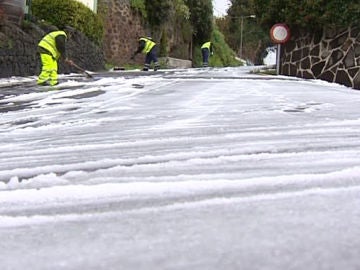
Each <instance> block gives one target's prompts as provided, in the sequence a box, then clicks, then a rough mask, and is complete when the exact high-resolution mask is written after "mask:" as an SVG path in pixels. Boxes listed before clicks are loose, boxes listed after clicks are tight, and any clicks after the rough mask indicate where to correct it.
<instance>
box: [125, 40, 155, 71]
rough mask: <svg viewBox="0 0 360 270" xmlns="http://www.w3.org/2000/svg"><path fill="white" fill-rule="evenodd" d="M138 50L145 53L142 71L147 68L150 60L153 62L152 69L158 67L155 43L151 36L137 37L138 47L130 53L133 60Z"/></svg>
mask: <svg viewBox="0 0 360 270" xmlns="http://www.w3.org/2000/svg"><path fill="white" fill-rule="evenodd" d="M140 52H142V53H143V54H145V64H144V68H143V71H148V70H149V68H150V65H151V62H154V71H156V70H158V69H159V66H160V65H159V62H158V59H157V45H156V43H155V42H154V41H153V40H152V38H151V37H146V38H145V37H142V38H139V42H138V48H137V50H136V52H134V54H133V55H132V57H131V59H132V60H134V58H135V56H136V55H137V54H138V53H140Z"/></svg>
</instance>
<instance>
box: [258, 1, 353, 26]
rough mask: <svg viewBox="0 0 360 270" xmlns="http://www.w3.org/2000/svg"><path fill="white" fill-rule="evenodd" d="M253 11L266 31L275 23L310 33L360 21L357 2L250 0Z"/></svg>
mask: <svg viewBox="0 0 360 270" xmlns="http://www.w3.org/2000/svg"><path fill="white" fill-rule="evenodd" d="M254 8H255V12H256V15H257V16H258V18H259V19H260V23H261V24H262V25H263V26H265V27H267V28H269V27H271V26H272V25H273V24H274V23H278V22H284V23H286V24H288V25H289V26H290V27H295V28H304V29H310V30H317V29H322V28H323V27H324V26H349V25H350V24H356V23H359V22H360V3H359V1H353V0H303V1H293V0H282V1H280V0H277V1H272V0H254Z"/></svg>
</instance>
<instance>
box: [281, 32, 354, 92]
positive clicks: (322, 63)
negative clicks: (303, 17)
mask: <svg viewBox="0 0 360 270" xmlns="http://www.w3.org/2000/svg"><path fill="white" fill-rule="evenodd" d="M281 50H282V52H281V70H280V73H281V74H283V75H288V76H296V77H301V78H306V79H321V80H325V81H329V82H335V83H339V84H342V85H345V86H348V87H352V88H354V89H358V90H360V26H353V27H348V28H346V29H326V30H324V31H323V32H321V33H317V34H308V33H302V32H294V33H292V38H291V40H290V41H289V42H288V43H286V44H285V45H283V46H282V49H281Z"/></svg>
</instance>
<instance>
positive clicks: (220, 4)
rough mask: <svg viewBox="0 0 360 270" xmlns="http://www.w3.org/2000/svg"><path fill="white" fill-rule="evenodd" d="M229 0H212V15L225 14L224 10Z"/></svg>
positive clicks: (227, 6)
mask: <svg viewBox="0 0 360 270" xmlns="http://www.w3.org/2000/svg"><path fill="white" fill-rule="evenodd" d="M229 5H230V1H229V0H213V6H214V15H215V16H223V15H225V14H226V10H227V9H228V8H229Z"/></svg>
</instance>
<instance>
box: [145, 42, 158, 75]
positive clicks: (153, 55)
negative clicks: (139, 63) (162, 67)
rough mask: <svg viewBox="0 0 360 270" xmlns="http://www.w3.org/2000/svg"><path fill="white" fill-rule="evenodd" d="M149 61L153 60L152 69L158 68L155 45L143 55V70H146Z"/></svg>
mask: <svg viewBox="0 0 360 270" xmlns="http://www.w3.org/2000/svg"><path fill="white" fill-rule="evenodd" d="M151 62H154V65H155V67H154V69H158V68H159V62H158V58H157V46H156V45H155V46H154V47H153V48H152V49H151V50H150V52H148V53H147V54H146V56H145V65H144V70H148V69H149V68H150V65H151Z"/></svg>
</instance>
